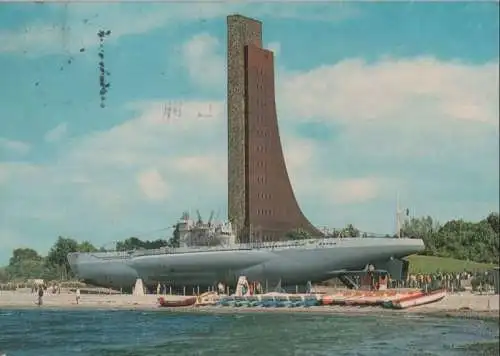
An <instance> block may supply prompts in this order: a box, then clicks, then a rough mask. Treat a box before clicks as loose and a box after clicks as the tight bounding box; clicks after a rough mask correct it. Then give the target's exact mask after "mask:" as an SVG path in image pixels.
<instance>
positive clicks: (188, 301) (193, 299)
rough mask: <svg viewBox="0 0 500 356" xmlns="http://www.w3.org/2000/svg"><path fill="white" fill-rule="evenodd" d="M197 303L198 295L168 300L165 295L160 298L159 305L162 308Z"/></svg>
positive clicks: (187, 305)
mask: <svg viewBox="0 0 500 356" xmlns="http://www.w3.org/2000/svg"><path fill="white" fill-rule="evenodd" d="M195 303H196V297H190V298H183V299H179V300H167V299H165V298H164V297H159V298H158V306H159V307H162V308H180V307H189V306H192V305H194V304H195Z"/></svg>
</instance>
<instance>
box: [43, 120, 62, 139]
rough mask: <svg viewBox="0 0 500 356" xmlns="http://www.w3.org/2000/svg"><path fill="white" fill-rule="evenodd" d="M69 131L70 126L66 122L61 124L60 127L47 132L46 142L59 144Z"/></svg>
mask: <svg viewBox="0 0 500 356" xmlns="http://www.w3.org/2000/svg"><path fill="white" fill-rule="evenodd" d="M67 131H68V125H67V123H65V122H61V123H60V124H59V125H57V126H56V127H54V128H53V129H51V130H49V131H47V132H46V133H45V136H44V137H43V138H44V140H45V141H46V142H51V143H53V142H57V141H59V140H61V139H62V138H63V137H64V136H65V135H66V133H67Z"/></svg>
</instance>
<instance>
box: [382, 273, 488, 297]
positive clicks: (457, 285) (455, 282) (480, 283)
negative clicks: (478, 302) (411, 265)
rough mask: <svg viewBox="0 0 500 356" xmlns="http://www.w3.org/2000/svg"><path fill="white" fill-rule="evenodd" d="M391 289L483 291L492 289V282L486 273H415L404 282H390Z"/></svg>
mask: <svg viewBox="0 0 500 356" xmlns="http://www.w3.org/2000/svg"><path fill="white" fill-rule="evenodd" d="M390 285H391V287H393V288H422V289H441V288H442V289H446V290H447V291H448V292H460V291H464V290H465V289H466V287H470V288H471V289H472V290H473V291H485V290H487V289H489V288H492V287H493V285H494V281H493V279H492V276H491V275H490V274H489V273H488V271H484V272H469V271H463V272H455V273H453V272H452V273H443V272H436V273H427V274H424V273H416V274H410V275H408V278H407V279H406V280H405V281H391V282H390Z"/></svg>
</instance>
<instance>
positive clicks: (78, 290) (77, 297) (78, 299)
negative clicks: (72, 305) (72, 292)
mask: <svg viewBox="0 0 500 356" xmlns="http://www.w3.org/2000/svg"><path fill="white" fill-rule="evenodd" d="M76 304H80V288H76Z"/></svg>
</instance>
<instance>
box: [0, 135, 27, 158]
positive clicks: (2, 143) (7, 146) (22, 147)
mask: <svg viewBox="0 0 500 356" xmlns="http://www.w3.org/2000/svg"><path fill="white" fill-rule="evenodd" d="M0 149H1V150H4V151H7V152H9V153H14V154H16V155H21V156H22V155H25V154H27V153H28V152H29V151H30V149H31V146H30V145H29V144H28V143H26V142H22V141H16V140H9V139H6V138H0Z"/></svg>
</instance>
